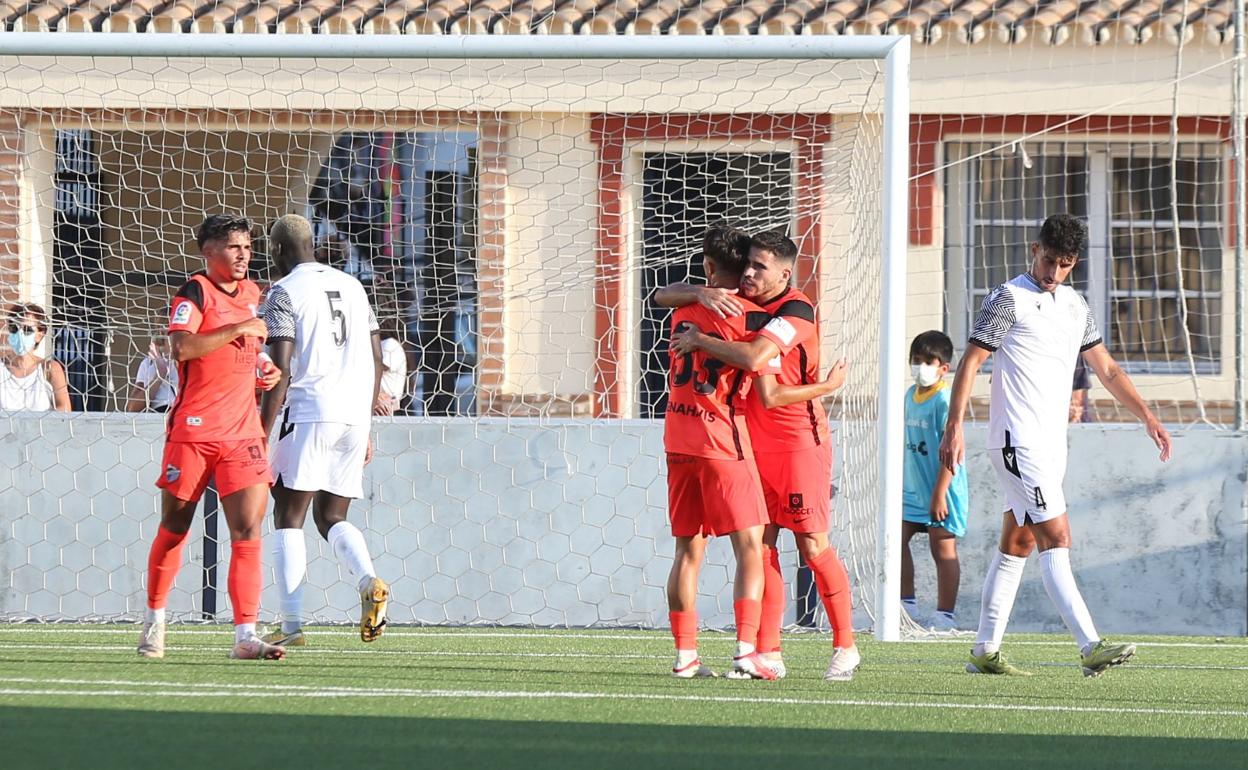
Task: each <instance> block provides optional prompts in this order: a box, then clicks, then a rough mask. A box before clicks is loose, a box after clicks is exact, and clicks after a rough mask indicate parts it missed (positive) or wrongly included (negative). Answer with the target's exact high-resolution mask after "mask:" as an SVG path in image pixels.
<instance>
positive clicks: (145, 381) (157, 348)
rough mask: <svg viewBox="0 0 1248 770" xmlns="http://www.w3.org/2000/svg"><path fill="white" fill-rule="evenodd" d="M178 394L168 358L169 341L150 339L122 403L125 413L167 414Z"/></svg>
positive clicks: (176, 382)
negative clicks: (126, 397)
mask: <svg viewBox="0 0 1248 770" xmlns="http://www.w3.org/2000/svg"><path fill="white" fill-rule="evenodd" d="M177 395H178V367H177V366H175V365H174V364H173V359H172V358H170V356H169V340H168V339H167V338H164V337H157V338H156V339H153V340H152V341H151V343H150V344H149V345H148V347H147V355H146V356H144V357H143V360H142V361H140V362H139V371H138V372H137V373H136V374H135V375H134V387H133V388H131V389H130V398H129V399H128V400H127V401H126V411H127V412H167V411H169V407H170V406H172V405H173V400H174V399H175V398H176V397H177Z"/></svg>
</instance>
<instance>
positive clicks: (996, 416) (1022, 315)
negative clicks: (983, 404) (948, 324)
mask: <svg viewBox="0 0 1248 770" xmlns="http://www.w3.org/2000/svg"><path fill="white" fill-rule="evenodd" d="M1100 342H1101V333H1100V332H1099V331H1097V328H1096V319H1095V318H1094V317H1093V316H1092V311H1091V310H1090V309H1089V308H1088V303H1086V302H1084V300H1083V297H1081V296H1079V293H1078V292H1077V291H1075V290H1074V289H1072V288H1070V287H1069V286H1067V285H1065V284H1062V285H1060V286H1058V287H1057V290H1056V291H1054V292H1052V293H1049V292H1047V291H1045V290H1044V289H1042V288H1040V286H1039V284H1037V283H1036V282H1035V280H1034V279H1032V277H1031V276H1030V275H1029V274H1027V273H1023V274H1022V275H1020V276H1017V277H1015V278H1014V279H1013V280H1011V281H1009V282H1007V283H1003V284H1001V285H1000V286H998V287H997V288H996V289H993V291H992V293H991V294H989V295H988V296H987V297H986V298H985V299H984V304H983V307H982V308H981V309H980V311H979V315H978V316H976V318H975V326H974V328H972V329H971V343H972V344H974V345H978V346H979V347H981V348H984V349H985V350H990V351H994V352H995V355H994V356H993V363H992V400H991V402H990V404H989V407H988V448H989V449H1001V448H1003V447H1007V446H1021V447H1028V448H1035V449H1039V450H1045V451H1051V452H1055V453H1060V454H1063V455H1064V453H1065V451H1066V428H1067V425H1068V421H1067V418H1068V411H1067V410H1068V409H1069V406H1070V385H1071V382H1072V381H1073V379H1074V373H1075V360H1076V359H1077V358H1078V357H1079V354H1080V353H1081V352H1083V351H1085V350H1087V349H1089V348H1092V347H1095V346H1096V345H1099V344H1100Z"/></svg>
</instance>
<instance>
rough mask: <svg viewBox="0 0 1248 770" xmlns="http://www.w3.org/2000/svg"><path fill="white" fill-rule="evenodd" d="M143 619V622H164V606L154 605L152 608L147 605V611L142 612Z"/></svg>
mask: <svg viewBox="0 0 1248 770" xmlns="http://www.w3.org/2000/svg"><path fill="white" fill-rule="evenodd" d="M143 621H144V622H145V623H156V624H161V623H164V622H165V608H164V607H154V608H153V607H148V608H147V612H146V613H144V615H143Z"/></svg>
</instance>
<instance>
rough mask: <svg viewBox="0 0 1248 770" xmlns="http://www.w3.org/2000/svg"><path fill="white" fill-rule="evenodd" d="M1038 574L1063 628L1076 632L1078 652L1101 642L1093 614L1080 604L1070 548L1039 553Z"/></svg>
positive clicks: (1081, 600)
mask: <svg viewBox="0 0 1248 770" xmlns="http://www.w3.org/2000/svg"><path fill="white" fill-rule="evenodd" d="M1040 570H1041V572H1040V574H1041V575H1043V576H1044V590H1045V591H1046V592H1047V593H1048V594H1049V599H1051V600H1052V601H1053V604H1055V605H1057V611H1058V613H1059V614H1061V616H1062V621H1063V622H1065V623H1066V627H1067V628H1069V629H1070V632H1071V633H1072V634H1074V635H1075V642H1077V643H1078V644H1079V651H1080V652H1081V653H1084V654H1086V653H1087V650H1088V648H1089V647H1091V646H1092V645H1093V644H1096V642H1098V641H1100V637H1099V636H1097V635H1096V628H1095V626H1093V625H1092V614H1091V613H1089V612H1088V605H1086V604H1084V603H1083V596H1082V595H1081V594H1080V593H1079V587H1078V586H1076V585H1075V575H1074V573H1073V572H1071V570H1070V549H1069V548H1050V549H1049V550H1047V551H1043V552H1041V554H1040Z"/></svg>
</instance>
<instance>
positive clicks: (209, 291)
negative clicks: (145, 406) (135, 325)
mask: <svg viewBox="0 0 1248 770" xmlns="http://www.w3.org/2000/svg"><path fill="white" fill-rule="evenodd" d="M259 305H260V287H258V286H256V284H254V283H252V282H251V281H249V280H247V279H245V278H244V279H243V280H241V281H239V282H238V286H237V287H235V289H234V291H233V292H226V291H225V290H224V289H222V288H221V287H220V286H217V285H216V284H215V283H213V282H212V280H211V279H209V278H208V276H207V275H205V274H203V273H196V274H195V275H193V276H191V280H189V281H187V282H186V283H185V284H183V286H182V288H181V289H178V293H177V295H176V296H175V297H174V298H173V308H172V309H171V311H170V315H169V333H170V334H173V333H174V332H190V333H191V334H204V333H207V332H211V331H215V330H216V329H220V328H221V327H223V326H230V325H231V324H236V323H240V322H242V321H246V320H247V319H249V318H255V317H256V308H257V307H258V306H259ZM262 345H263V340H260V339H258V338H256V337H239V338H237V339H235V340H234V341H232V342H230V343H228V344H226V345H223V346H221V347H220V348H217V349H216V350H214V351H212V352H211V353H209V354H208V355H206V356H200V357H199V358H193V359H191V360H189V361H183V362H181V363H180V364H178V382H179V383H180V387H179V388H178V397H177V400H176V401H174V402H173V406H172V407H170V409H169V422H168V428H167V430H168V436H169V441H238V440H242V439H250V438H262V437H263V436H264V431H263V430H262V429H261V427H260V414H259V412H258V411H257V410H256V359H257V356H258V355H259V354H260V350H261V346H262Z"/></svg>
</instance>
